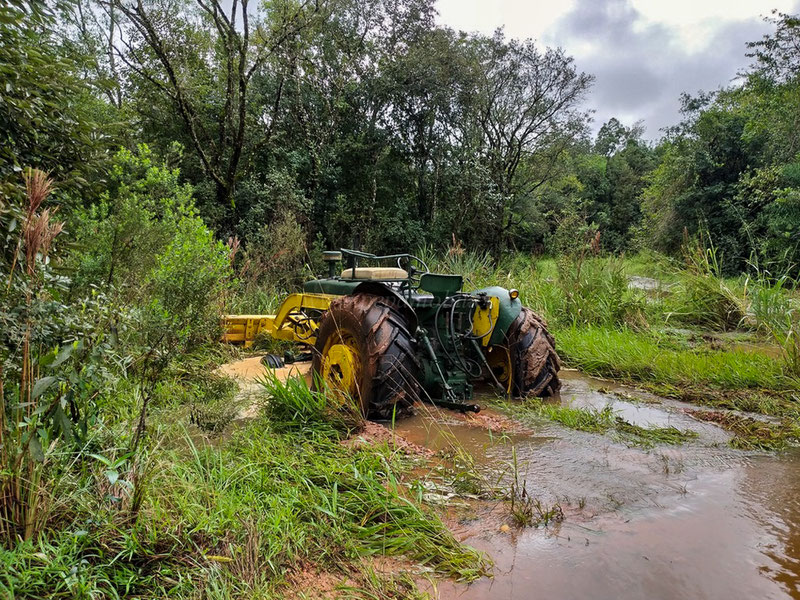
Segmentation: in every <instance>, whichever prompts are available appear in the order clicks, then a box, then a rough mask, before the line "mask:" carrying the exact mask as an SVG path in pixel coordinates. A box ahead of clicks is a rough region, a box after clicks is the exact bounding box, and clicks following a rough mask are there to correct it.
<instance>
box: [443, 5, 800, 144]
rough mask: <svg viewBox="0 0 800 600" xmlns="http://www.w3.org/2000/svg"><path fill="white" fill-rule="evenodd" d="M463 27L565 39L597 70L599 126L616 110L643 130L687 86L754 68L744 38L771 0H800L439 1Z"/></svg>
mask: <svg viewBox="0 0 800 600" xmlns="http://www.w3.org/2000/svg"><path fill="white" fill-rule="evenodd" d="M437 8H438V10H439V14H440V16H439V21H440V22H441V23H442V24H445V25H448V26H450V27H452V28H454V29H457V30H463V31H480V32H482V33H487V34H488V33H491V32H492V31H494V30H495V29H496V28H497V27H504V28H505V32H506V35H508V36H509V37H516V38H534V39H535V40H537V41H539V42H541V43H542V44H545V45H548V46H560V47H562V48H564V49H565V50H566V51H567V53H568V54H570V55H572V56H573V57H574V58H575V60H576V63H577V65H578V68H579V69H581V70H583V71H586V72H587V73H591V74H593V75H594V76H595V77H596V80H595V83H594V86H593V88H592V90H591V92H590V94H589V97H588V99H587V105H588V107H589V108H592V109H594V110H596V114H595V115H594V119H595V122H594V125H593V129H594V130H595V131H596V130H597V129H598V128H599V127H600V125H602V123H603V122H605V121H606V120H608V119H609V118H610V117H617V118H618V119H620V121H622V122H623V123H625V124H626V125H631V124H633V123H634V122H635V121H637V120H639V119H641V120H643V121H644V124H645V127H646V128H647V130H646V133H645V137H647V138H649V139H656V138H658V137H660V132H659V129H660V128H662V127H665V126H667V125H672V124H674V123H676V122H677V121H678V119H679V114H678V108H679V101H678V97H679V95H680V93H681V92H683V91H687V92H690V93H695V92H697V91H698V90H701V89H702V90H706V91H708V90H714V89H717V88H719V87H720V86H725V85H727V84H729V83H730V82H731V80H732V79H733V78H734V77H735V75H736V72H737V71H738V70H740V69H742V68H743V67H745V66H747V64H748V63H749V59H748V58H747V57H745V55H744V54H745V51H746V48H745V43H746V42H748V41H752V40H756V39H759V38H760V37H761V36H762V35H763V34H764V33H765V32H767V31H769V30H770V27H769V25H768V24H766V23H764V21H763V19H762V17H763V16H765V15H768V14H769V13H770V11H771V10H772V9H773V8H777V9H778V10H780V11H782V12H788V13H793V14H796V13H800V0H560V1H559V0H438V3H437Z"/></svg>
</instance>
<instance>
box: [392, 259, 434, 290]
mask: <svg viewBox="0 0 800 600" xmlns="http://www.w3.org/2000/svg"><path fill="white" fill-rule="evenodd" d="M397 266H398V267H399V268H401V269H403V270H404V271H408V280H409V281H410V282H411V286H412V287H414V288H417V287H419V282H420V279H421V277H422V276H423V275H424V274H425V273H430V269H429V268H428V265H426V264H425V261H423V260H422V259H421V258H417V257H416V256H412V255H410V254H409V255H408V256H400V257H399V258H398V259H397Z"/></svg>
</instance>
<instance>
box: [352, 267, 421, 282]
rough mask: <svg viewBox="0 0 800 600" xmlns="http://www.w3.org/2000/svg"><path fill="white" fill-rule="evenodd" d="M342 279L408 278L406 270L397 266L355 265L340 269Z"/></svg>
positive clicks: (380, 279)
mask: <svg viewBox="0 0 800 600" xmlns="http://www.w3.org/2000/svg"><path fill="white" fill-rule="evenodd" d="M354 270H355V274H354V273H353V271H354ZM342 279H368V280H370V281H385V280H387V279H388V280H392V279H408V271H404V270H403V269H398V268H397V267H356V268H355V269H345V270H344V271H342Z"/></svg>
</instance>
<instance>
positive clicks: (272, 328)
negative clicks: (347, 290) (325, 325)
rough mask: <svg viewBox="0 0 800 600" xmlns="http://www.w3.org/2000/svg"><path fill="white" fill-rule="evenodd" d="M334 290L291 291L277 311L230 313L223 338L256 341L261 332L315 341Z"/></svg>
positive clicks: (247, 344)
mask: <svg viewBox="0 0 800 600" xmlns="http://www.w3.org/2000/svg"><path fill="white" fill-rule="evenodd" d="M336 298H339V296H335V295H332V294H290V295H289V296H287V298H286V299H285V300H284V301H283V303H282V304H281V305H280V307H279V308H278V312H277V313H275V314H274V315H226V316H224V317H223V318H222V328H223V334H222V341H223V342H228V343H232V344H244V347H245V348H248V347H250V346H251V345H252V344H253V340H255V339H256V336H258V335H259V334H267V335H269V336H271V337H273V338H275V339H276V340H287V341H290V342H299V343H303V344H309V345H313V344H314V343H316V341H317V328H318V327H319V316H320V314H321V313H323V312H325V311H326V310H328V306H330V303H331V301H332V300H335V299H336Z"/></svg>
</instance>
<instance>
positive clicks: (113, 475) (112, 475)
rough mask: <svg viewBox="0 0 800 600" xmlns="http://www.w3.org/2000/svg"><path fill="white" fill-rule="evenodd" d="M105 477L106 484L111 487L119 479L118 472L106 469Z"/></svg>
mask: <svg viewBox="0 0 800 600" xmlns="http://www.w3.org/2000/svg"><path fill="white" fill-rule="evenodd" d="M106 477H107V478H108V482H109V483H110V484H111V485H114V484H115V483H117V480H118V479H119V472H117V471H115V470H114V469H108V470H107V471H106Z"/></svg>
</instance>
